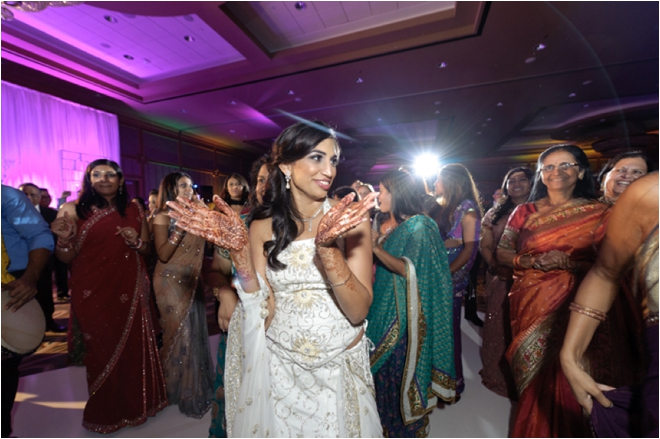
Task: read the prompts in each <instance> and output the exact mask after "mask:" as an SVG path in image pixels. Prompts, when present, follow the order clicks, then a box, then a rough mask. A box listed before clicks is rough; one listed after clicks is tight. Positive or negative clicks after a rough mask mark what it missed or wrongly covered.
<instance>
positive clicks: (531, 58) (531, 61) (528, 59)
mask: <svg viewBox="0 0 660 439" xmlns="http://www.w3.org/2000/svg"><path fill="white" fill-rule="evenodd" d="M534 61H536V57H535V56H530V57H529V58H527V59H526V60H525V64H531V63H533V62H534Z"/></svg>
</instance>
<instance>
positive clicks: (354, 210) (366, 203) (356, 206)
mask: <svg viewBox="0 0 660 439" xmlns="http://www.w3.org/2000/svg"><path fill="white" fill-rule="evenodd" d="M376 195H377V194H376V193H375V192H371V193H370V194H369V195H367V196H366V197H364V198H363V199H362V200H360V201H358V202H357V203H352V201H353V199H354V198H355V194H352V193H351V194H348V195H346V196H345V197H344V198H342V200H341V201H340V202H339V203H337V204H335V205H334V206H333V207H332V208H331V209H330V210H329V211H328V213H326V214H325V215H324V216H323V218H322V219H321V223H320V224H319V229H318V232H317V233H316V239H315V240H314V244H316V246H318V247H330V246H331V245H332V244H333V243H334V242H335V240H336V239H337V238H338V237H339V236H340V235H343V234H344V233H346V232H348V231H349V230H352V229H354V228H355V227H357V226H358V225H359V224H360V223H362V222H364V221H367V220H368V218H365V217H364V215H365V214H366V213H367V212H368V211H369V209H371V208H372V207H374V206H375V205H376Z"/></svg>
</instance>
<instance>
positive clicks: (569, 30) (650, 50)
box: [2, 1, 659, 176]
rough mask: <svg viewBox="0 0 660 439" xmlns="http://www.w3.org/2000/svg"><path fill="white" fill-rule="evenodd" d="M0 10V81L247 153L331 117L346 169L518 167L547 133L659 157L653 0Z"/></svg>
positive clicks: (598, 148) (365, 172)
mask: <svg viewBox="0 0 660 439" xmlns="http://www.w3.org/2000/svg"><path fill="white" fill-rule="evenodd" d="M4 3H7V2H4ZM55 3H58V2H55ZM59 3H62V2H59ZM74 3H75V2H74ZM8 9H9V10H11V11H12V12H13V14H14V17H15V18H14V20H12V21H3V22H2V60H3V64H2V79H3V80H8V81H10V82H14V83H17V84H19V85H24V86H28V87H31V88H34V89H37V90H40V91H46V92H48V93H51V94H55V95H58V96H60V97H63V98H66V99H70V100H73V101H76V102H79V103H82V104H85V105H89V106H92V107H95V108H99V109H102V110H105V111H110V112H113V113H116V114H118V115H120V116H121V117H127V118H131V119H137V120H141V121H146V122H149V123H151V124H154V125H157V126H160V127H164V128H167V129H171V130H174V131H177V132H180V133H181V135H182V136H185V137H189V138H196V139H200V140H203V141H205V142H208V143H210V144H214V145H218V146H220V147H222V148H226V149H230V150H238V149H240V150H243V151H244V152H246V153H249V154H252V155H254V156H255V157H256V156H257V155H258V154H261V153H263V152H266V151H267V150H268V149H269V147H270V145H271V144H272V141H273V139H274V138H275V137H276V136H277V135H278V134H279V132H280V131H281V130H282V129H283V128H285V127H286V126H288V125H290V124H291V123H292V122H294V121H296V120H300V119H319V120H323V121H326V122H328V123H330V124H332V125H334V126H336V127H337V130H338V131H339V133H341V139H340V140H341V143H342V146H343V148H344V155H345V158H346V161H345V163H346V166H347V167H348V168H349V169H350V170H351V171H352V172H353V174H354V175H357V176H370V175H371V176H374V175H377V174H380V173H382V172H385V171H386V170H387V169H389V168H390V167H392V166H398V165H399V164H401V163H404V162H407V161H409V160H411V159H412V158H413V157H414V156H415V155H417V154H418V153H420V152H426V151H429V152H435V153H437V154H439V155H440V157H441V159H442V160H462V161H471V162H474V163H481V164H482V165H484V164H488V163H492V162H497V161H501V160H526V159H527V160H528V159H529V158H530V157H533V156H534V155H536V154H538V152H539V151H540V150H542V149H544V148H546V147H547V146H549V145H552V144H556V143H558V142H559V141H570V142H574V143H578V144H579V145H581V146H583V147H585V149H587V151H588V152H589V154H591V155H592V156H594V155H598V154H599V153H603V154H605V155H607V154H610V155H611V154H612V153H613V152H614V151H617V150H620V149H622V148H627V147H630V146H632V147H637V146H639V145H643V146H645V147H649V148H652V149H654V150H655V151H656V153H655V154H656V155H655V157H657V145H658V140H657V138H658V82H659V81H658V74H659V72H658V12H659V11H658V3H657V2H629V1H627V2H417V1H410V2H401V1H400V2H342V1H339V2H337V1H331V2H292V1H288V2H278V1H274V2H85V3H82V4H76V5H72V6H65V7H56V6H50V7H48V8H46V9H45V10H42V11H40V12H25V11H21V10H17V9H15V8H13V7H8ZM45 75H48V76H45ZM45 78H48V79H47V80H46V79H45Z"/></svg>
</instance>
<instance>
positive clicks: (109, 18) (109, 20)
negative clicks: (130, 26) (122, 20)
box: [103, 15, 117, 23]
mask: <svg viewBox="0 0 660 439" xmlns="http://www.w3.org/2000/svg"><path fill="white" fill-rule="evenodd" d="M103 18H104V19H105V21H107V22H108V23H116V22H117V19H116V18H115V17H113V16H112V15H104V16H103Z"/></svg>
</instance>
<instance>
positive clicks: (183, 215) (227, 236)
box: [167, 195, 248, 251]
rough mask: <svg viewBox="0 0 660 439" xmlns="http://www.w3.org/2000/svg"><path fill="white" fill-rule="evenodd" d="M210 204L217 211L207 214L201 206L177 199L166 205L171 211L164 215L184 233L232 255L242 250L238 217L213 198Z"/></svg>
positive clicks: (245, 241)
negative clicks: (230, 251)
mask: <svg viewBox="0 0 660 439" xmlns="http://www.w3.org/2000/svg"><path fill="white" fill-rule="evenodd" d="M213 202H214V203H215V205H216V207H217V208H218V211H215V210H209V209H208V207H206V206H205V205H204V204H201V203H193V202H191V201H190V200H187V199H185V198H177V201H176V202H173V201H168V202H167V205H168V206H169V207H170V208H171V209H172V210H171V211H170V212H168V213H167V214H168V216H169V217H170V218H174V219H175V220H176V221H177V226H179V227H181V228H182V229H183V230H185V231H186V232H189V233H192V234H193V235H198V236H201V237H202V238H204V239H206V240H207V241H210V242H212V243H214V244H216V245H217V246H219V247H222V248H226V249H228V250H235V251H236V250H240V249H242V248H244V247H245V246H246V245H247V244H248V233H247V228H246V226H245V223H244V222H243V220H242V219H241V217H240V216H238V214H237V213H236V212H234V211H233V210H232V208H231V207H229V205H228V204H227V203H225V202H224V201H223V200H222V198H220V197H219V196H217V195H214V196H213Z"/></svg>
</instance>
